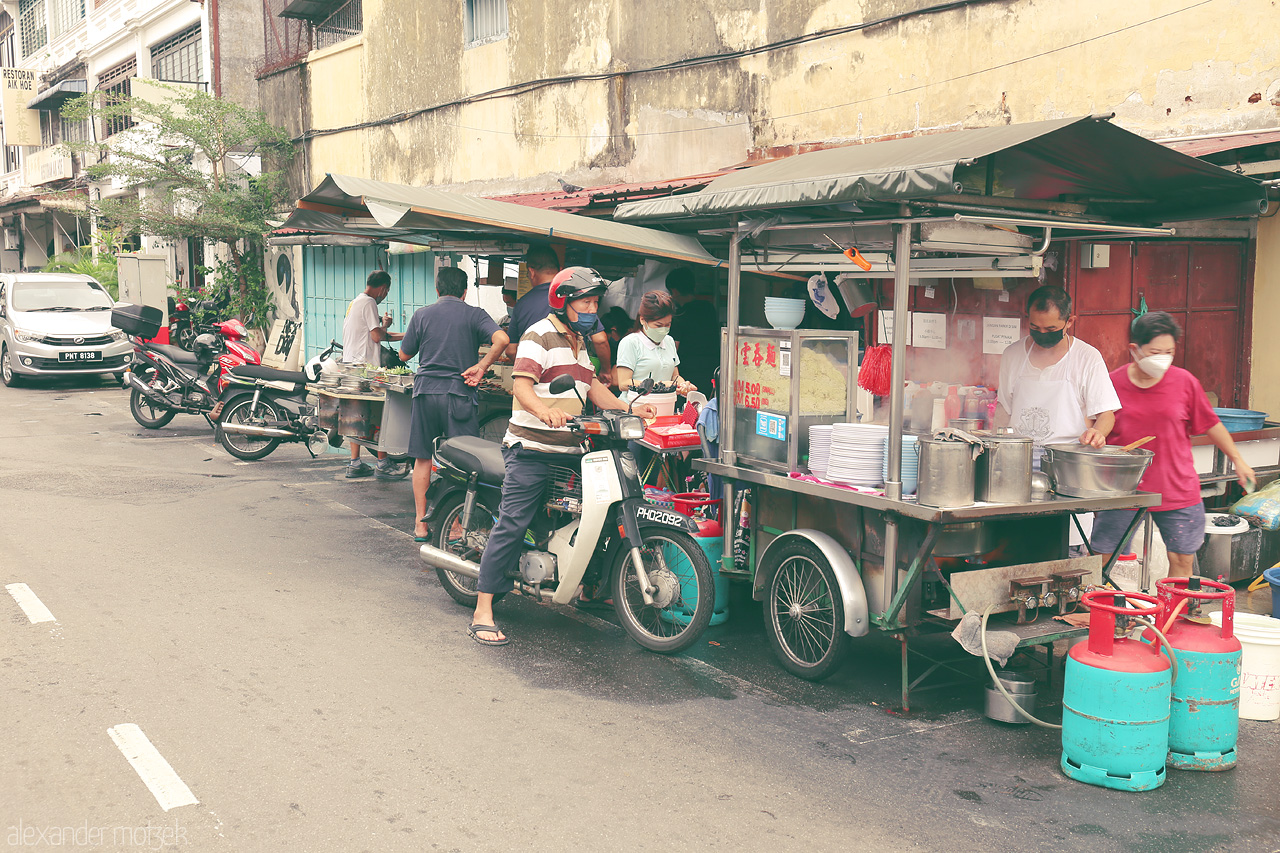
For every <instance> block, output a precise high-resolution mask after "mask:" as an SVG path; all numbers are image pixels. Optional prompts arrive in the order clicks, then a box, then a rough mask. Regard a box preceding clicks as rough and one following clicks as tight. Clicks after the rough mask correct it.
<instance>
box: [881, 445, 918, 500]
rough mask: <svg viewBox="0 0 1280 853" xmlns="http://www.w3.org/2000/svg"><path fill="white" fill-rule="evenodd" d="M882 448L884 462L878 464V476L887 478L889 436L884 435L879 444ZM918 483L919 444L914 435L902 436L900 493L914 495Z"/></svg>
mask: <svg viewBox="0 0 1280 853" xmlns="http://www.w3.org/2000/svg"><path fill="white" fill-rule="evenodd" d="M881 447H882V448H883V450H884V462H882V463H881V466H880V476H881V477H883V478H884V479H886V480H887V479H888V478H889V436H887V435H886V436H885V437H884V443H883V444H882V445H881ZM919 484H920V445H919V444H917V443H916V437H915V436H914V435H904V436H903V437H902V493H903V494H904V495H914V494H915V493H916V487H917V486H918V485H919Z"/></svg>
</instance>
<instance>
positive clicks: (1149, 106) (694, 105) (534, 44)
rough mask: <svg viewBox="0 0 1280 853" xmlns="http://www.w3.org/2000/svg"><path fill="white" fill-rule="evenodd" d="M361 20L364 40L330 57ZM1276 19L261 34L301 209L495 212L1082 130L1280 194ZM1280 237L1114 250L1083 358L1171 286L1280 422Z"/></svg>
mask: <svg viewBox="0 0 1280 853" xmlns="http://www.w3.org/2000/svg"><path fill="white" fill-rule="evenodd" d="M353 8H355V9H356V10H358V11H359V20H358V25H357V26H354V27H352V26H349V27H348V28H347V29H346V30H345V31H343V32H341V33H338V35H345V36H346V37H345V38H333V37H332V36H333V33H332V32H331V33H330V37H329V38H328V39H326V40H324V41H323V43H321V42H320V41H319V40H316V39H314V38H312V37H313V36H314V35H315V34H316V33H317V32H318V31H319V28H322V27H324V26H325V25H326V22H329V21H331V20H333V18H334V17H335V16H337V15H339V14H341V13H343V12H344V10H345V13H346V14H347V20H348V22H350V21H351V20H352V18H351V15H350V12H351V10H352V9H353ZM281 12H283V13H284V14H285V16H286V17H285V18H281V17H280V13H281ZM300 12H307V14H310V15H311V17H310V18H309V19H305V20H306V22H305V23H299V19H298V18H293V19H292V22H290V19H289V18H288V16H289V15H296V14H299V13H300ZM1276 14H1277V13H1276V8H1275V6H1274V4H1273V3H1272V2H1271V0H1209V2H1195V0H1186V2H1181V3H1170V2H1161V0H1135V2H1130V3H1114V2H1104V0H1081V2H1077V3H1071V4H1064V3H1057V2H1052V1H1051V0H970V1H969V2H965V0H960V2H946V3H939V2H928V0H860V1H859V2H851V3H837V2H823V1H822V0H787V2H765V0H701V2H692V3H688V2H685V3H675V2H671V0H651V1H650V2H645V3H621V2H613V0H574V2H566V1H565V0H548V2H532V0H456V2H455V0H450V2H444V0H422V2H408V0H349V2H347V3H345V4H344V3H341V2H338V0H264V15H265V16H266V18H267V19H268V20H269V21H270V20H275V21H276V22H277V24H276V26H278V27H281V29H280V30H279V32H283V33H286V34H287V32H288V30H287V28H286V26H287V25H291V26H294V27H295V30H294V32H295V33H305V34H307V37H298V38H295V39H293V40H292V41H290V40H289V39H288V38H285V39H281V38H280V36H279V34H278V33H277V35H276V37H275V39H274V42H273V39H272V37H271V36H272V27H273V25H272V24H271V23H268V24H267V27H266V30H267V35H268V39H267V47H266V50H265V51H264V53H265V54H266V60H265V61H264V62H263V64H262V67H261V70H260V72H259V75H258V81H259V86H260V98H261V103H262V106H263V109H264V111H266V112H267V114H268V115H269V116H270V117H271V118H272V119H273V120H274V121H275V122H276V123H277V124H281V125H284V126H286V127H287V128H288V129H289V130H290V132H291V133H292V134H293V135H294V137H295V138H296V140H297V141H298V143H299V147H300V156H298V157H297V158H296V160H295V162H294V166H293V172H292V183H293V188H294V189H295V191H296V192H297V193H298V194H299V195H301V194H302V193H305V192H306V191H307V190H308V189H310V188H311V187H313V186H315V185H316V184H317V183H319V182H320V181H321V180H322V179H323V178H324V175H325V174H326V173H330V172H333V173H343V174H351V175H357V176H364V177H370V178H374V179H378V180H384V181H392V182H399V183H406V184H412V185H434V186H438V187H444V188H453V189H457V190H459V191H462V192H468V193H475V194H480V195H493V196H496V195H505V194H510V193H530V192H543V193H545V192H547V191H554V190H555V189H556V187H557V185H560V186H563V185H564V184H569V185H578V186H586V187H592V186H600V185H602V184H609V183H616V182H663V181H666V180H669V179H673V178H677V177H680V176H685V175H698V174H705V173H707V172H712V171H714V170H717V169H722V168H725V167H728V166H732V165H734V164H741V163H744V162H750V161H753V160H759V159H766V158H771V157H779V156H787V155H789V154H794V153H799V152H802V151H805V150H808V149H810V148H813V147H824V146H831V145H845V144H859V143H867V142H874V141H878V140H883V139H891V138H896V137H900V136H904V135H913V134H925V133H937V132H943V131H948V130H954V129H961V128H970V127H983V126H990V125H996V124H1012V123H1023V122H1030V121H1036V120H1041V119H1050V118H1057V117H1065V116H1076V115H1089V114H1113V115H1114V119H1113V121H1114V122H1115V123H1116V124H1118V125H1120V126H1122V127H1124V128H1126V129H1128V130H1131V131H1134V132H1136V133H1138V134H1141V135H1143V136H1145V137H1148V138H1151V139H1156V140H1159V141H1162V142H1166V143H1169V144H1173V145H1175V146H1176V145H1177V144H1179V143H1180V142H1182V141H1185V140H1203V139H1206V138H1207V139H1209V140H1211V141H1214V142H1215V144H1214V145H1212V146H1210V150H1211V151H1212V152H1213V157H1212V158H1211V159H1212V161H1213V162H1216V163H1219V164H1220V165H1223V166H1224V167H1228V168H1239V169H1240V170H1241V171H1245V172H1246V173H1247V174H1253V175H1254V176H1255V177H1258V178H1259V179H1267V178H1276V177H1277V176H1280V171H1278V170H1280V31H1278V30H1277V29H1276V28H1275V27H1274V26H1268V25H1267V24H1266V23H1265V22H1268V21H1271V22H1274V21H1275V20H1276ZM297 27H302V29H297ZM308 27H310V28H311V29H307V28H308ZM281 44H287V45H292V46H293V49H292V50H291V51H287V50H286V51H281V50H280V49H279V46H280V45H281ZM273 51H274V52H273ZM1194 156H1198V155H1194ZM561 182H563V183H561ZM1273 195H1274V194H1273ZM1274 222H1275V220H1265V219H1264V220H1261V221H1259V220H1257V219H1253V220H1245V219H1236V220H1230V221H1214V222H1203V223H1192V224H1184V225H1182V226H1181V227H1180V230H1179V235H1178V238H1177V239H1176V240H1174V241H1169V243H1170V245H1163V244H1161V243H1160V242H1159V241H1150V242H1147V243H1143V244H1132V245H1127V246H1124V247H1120V246H1117V252H1116V256H1117V257H1124V258H1127V259H1129V260H1128V261H1126V263H1128V264H1129V266H1128V267H1126V268H1125V269H1123V270H1122V269H1119V268H1117V269H1116V270H1115V271H1114V283H1115V287H1116V288H1119V289H1118V290H1115V291H1114V294H1112V291H1111V290H1108V289H1107V288H1109V287H1111V284H1105V285H1103V284H1094V283H1096V282H1100V281H1101V280H1102V279H1103V278H1105V276H1100V275H1099V274H1096V273H1094V272H1093V271H1089V272H1087V273H1085V274H1082V273H1081V270H1080V269H1079V266H1078V264H1076V263H1075V259H1074V258H1073V256H1072V255H1070V253H1064V254H1063V255H1062V257H1063V258H1064V265H1065V267H1066V269H1064V270H1063V271H1062V272H1061V276H1062V280H1063V282H1064V283H1065V284H1066V285H1067V286H1068V287H1069V288H1071V289H1073V291H1074V290H1075V289H1082V290H1081V293H1082V294H1084V295H1086V296H1089V294H1090V293H1091V291H1090V290H1089V288H1091V287H1097V288H1100V289H1099V290H1097V293H1107V294H1112V295H1111V296H1107V297H1106V298H1107V299H1111V300H1113V302H1114V304H1112V302H1108V303H1106V304H1104V305H1099V304H1097V302H1096V300H1095V301H1094V308H1093V313H1092V314H1091V315H1090V317H1087V318H1083V319H1082V323H1081V333H1082V335H1085V336H1088V335H1089V334H1090V333H1091V332H1094V333H1096V334H1098V335H1105V336H1110V337H1112V338H1115V337H1117V336H1118V335H1119V336H1123V334H1124V329H1125V328H1127V327H1126V325H1125V324H1124V323H1123V322H1122V318H1123V317H1124V316H1127V315H1128V312H1129V311H1130V310H1131V304H1130V303H1131V301H1132V304H1133V305H1137V304H1139V302H1140V301H1141V300H1142V299H1144V298H1145V297H1146V296H1147V295H1148V291H1150V290H1151V288H1148V287H1147V286H1146V283H1145V281H1146V279H1145V277H1147V276H1153V275H1155V276H1164V277H1165V278H1167V279H1168V280H1167V281H1166V282H1165V287H1164V289H1163V290H1162V291H1161V292H1167V293H1169V294H1175V295H1171V296H1170V297H1169V299H1170V300H1171V301H1170V304H1169V305H1168V306H1163V305H1161V304H1159V302H1158V300H1156V302H1154V303H1151V300H1148V303H1149V307H1151V308H1162V307H1168V308H1169V309H1170V310H1175V311H1177V312H1179V316H1184V317H1185V318H1186V319H1187V321H1188V322H1189V323H1191V324H1192V326H1193V327H1198V330H1194V329H1193V331H1194V335H1193V336H1192V338H1191V340H1194V341H1196V343H1195V344H1194V347H1193V349H1194V350H1197V351H1198V350H1201V349H1202V348H1204V347H1208V346H1209V345H1210V344H1211V343H1212V342H1214V341H1216V340H1217V339H1218V338H1219V337H1220V336H1221V335H1224V334H1225V335H1228V336H1230V337H1232V338H1233V339H1234V340H1235V341H1237V342H1238V344H1236V346H1237V351H1238V352H1239V353H1240V357H1239V358H1237V359H1234V360H1230V361H1221V362H1215V363H1214V364H1215V366H1214V371H1215V377H1214V380H1213V381H1214V383H1215V388H1217V389H1218V390H1217V391H1215V392H1214V393H1215V394H1216V396H1218V398H1219V399H1221V400H1222V401H1223V402H1233V403H1235V404H1237V405H1246V404H1249V403H1252V404H1253V405H1255V406H1257V407H1259V408H1263V409H1266V410H1268V411H1271V412H1272V413H1274V414H1276V415H1277V416H1280V374H1275V370H1274V368H1272V367H1271V366H1269V365H1266V366H1259V365H1261V362H1262V361H1263V360H1262V359H1258V358H1254V357H1253V355H1252V353H1253V350H1252V347H1251V345H1250V341H1251V340H1252V339H1253V338H1254V331H1253V330H1254V329H1255V328H1259V329H1261V328H1268V327H1270V326H1274V325H1275V324H1277V323H1280V302H1277V300H1276V298H1275V297H1274V296H1273V295H1272V291H1274V289H1275V288H1276V286H1277V282H1276V281H1275V280H1274V279H1275V275H1276V273H1275V272H1274V270H1275V269H1276V263H1275V260H1274V259H1275V256H1276V253H1277V252H1278V251H1280V246H1278V245H1276V243H1277V240H1278V238H1280V234H1278V233H1277V231H1276V229H1275V227H1274ZM1175 243H1176V245H1174V244H1175ZM1268 259H1270V260H1268ZM1268 264H1269V265H1270V266H1267V265H1268ZM1206 280H1210V284H1209V285H1206V284H1205V281H1206ZM1170 282H1171V283H1170ZM1264 289H1266V290H1267V292H1265V293H1264V292H1263V291H1264ZM1175 292H1176V293H1175ZM1152 299H1155V297H1154V296H1152ZM1224 303H1230V304H1229V306H1224ZM1090 324H1094V326H1096V329H1094V328H1091V327H1090ZM1191 340H1189V343H1190V342H1191ZM1105 343H1106V346H1104V350H1107V351H1111V352H1122V351H1123V346H1122V342H1121V341H1119V340H1115V341H1111V340H1108V341H1106V342H1105Z"/></svg>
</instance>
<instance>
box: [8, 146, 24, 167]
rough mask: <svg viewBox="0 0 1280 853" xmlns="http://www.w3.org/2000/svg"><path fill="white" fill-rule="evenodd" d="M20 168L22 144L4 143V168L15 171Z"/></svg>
mask: <svg viewBox="0 0 1280 853" xmlns="http://www.w3.org/2000/svg"><path fill="white" fill-rule="evenodd" d="M21 168H22V146H20V145H6V146H5V147H4V170H5V172H16V171H18V170H19V169H21Z"/></svg>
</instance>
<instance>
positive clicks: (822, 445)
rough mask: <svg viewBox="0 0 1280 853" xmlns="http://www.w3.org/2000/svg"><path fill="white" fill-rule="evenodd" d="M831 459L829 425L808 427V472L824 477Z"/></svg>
mask: <svg viewBox="0 0 1280 853" xmlns="http://www.w3.org/2000/svg"><path fill="white" fill-rule="evenodd" d="M830 459H831V426H829V425H827V426H823V425H817V426H811V427H809V473H810V474H813V476H815V477H821V478H823V479H826V476H827V464H828V463H829V462H830Z"/></svg>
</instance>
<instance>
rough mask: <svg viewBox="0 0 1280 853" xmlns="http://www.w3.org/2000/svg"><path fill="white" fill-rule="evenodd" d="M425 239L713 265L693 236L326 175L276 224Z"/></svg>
mask: <svg viewBox="0 0 1280 853" xmlns="http://www.w3.org/2000/svg"><path fill="white" fill-rule="evenodd" d="M280 228H281V229H295V230H298V231H308V232H313V233H323V234H342V235H348V236H356V237H368V238H370V239H375V240H399V241H405V242H416V243H425V242H427V241H428V239H430V237H431V235H439V236H449V237H455V238H457V237H463V238H470V239H482V238H487V237H493V236H495V235H499V236H501V235H508V236H510V235H517V236H520V235H522V236H526V237H535V238H539V239H542V240H548V241H552V240H554V241H563V242H567V243H576V244H580V245H585V246H591V247H596V248H600V249H605V250H609V251H613V252H621V253H627V254H633V255H638V256H641V257H647V258H662V259H666V260H671V261H677V262H680V263H691V264H707V265H713V266H714V265H719V264H720V263H721V261H720V260H718V259H717V258H715V257H713V256H712V255H710V254H708V253H707V250H706V249H704V248H703V247H702V245H701V244H700V243H699V242H698V241H697V240H695V239H693V238H692V237H688V236H684V235H679V234H668V233H666V232H664V231H655V230H653V229H651V228H641V227H638V226H635V225H625V224H622V223H619V222H612V221H609V220H603V219H592V218H589V217H586V216H577V215H575V214H572V213H561V212H560V211H556V210H542V209H540V208H536V207H527V206H525V205H521V204H512V203H510V202H505V201H494V200H493V199H488V198H477V197H475V196H467V195H462V194H460V193H453V192H446V191H444V190H436V189H429V188H426V187H409V186H404V185H402V184H390V183H385V182H383V181H371V180H367V179H364V178H353V177H349V176H347V175H328V176H327V177H326V178H325V179H324V181H323V182H322V183H321V184H320V185H319V186H318V187H316V188H315V189H314V190H312V191H311V192H310V193H308V194H307V195H306V197H304V198H303V199H301V200H300V201H299V202H298V209H297V210H295V211H294V212H293V213H292V214H291V215H290V216H289V218H288V219H287V220H285V222H284V223H283V224H282V225H281V226H280Z"/></svg>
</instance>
